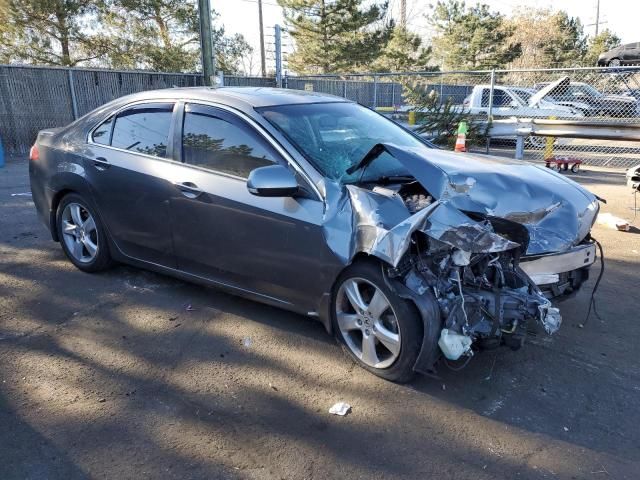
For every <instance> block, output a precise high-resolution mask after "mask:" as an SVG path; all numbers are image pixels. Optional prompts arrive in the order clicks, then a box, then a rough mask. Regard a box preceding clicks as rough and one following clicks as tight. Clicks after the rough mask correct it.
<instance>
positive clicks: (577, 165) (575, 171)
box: [571, 163, 580, 173]
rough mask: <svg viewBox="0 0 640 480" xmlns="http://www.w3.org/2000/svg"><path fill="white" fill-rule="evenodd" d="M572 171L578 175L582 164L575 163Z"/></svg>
mask: <svg viewBox="0 0 640 480" xmlns="http://www.w3.org/2000/svg"><path fill="white" fill-rule="evenodd" d="M571 171H572V172H573V173H578V172H579V171H580V164H579V163H574V164H573V165H572V166H571Z"/></svg>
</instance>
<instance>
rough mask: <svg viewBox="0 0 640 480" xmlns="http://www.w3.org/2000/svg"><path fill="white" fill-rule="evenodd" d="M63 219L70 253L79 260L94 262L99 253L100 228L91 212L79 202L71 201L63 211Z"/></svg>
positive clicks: (63, 231) (64, 239) (63, 230)
mask: <svg viewBox="0 0 640 480" xmlns="http://www.w3.org/2000/svg"><path fill="white" fill-rule="evenodd" d="M61 221H62V235H63V241H64V243H65V245H66V247H67V250H68V251H69V253H70V254H71V255H72V256H73V258H74V259H75V260H77V261H78V262H81V263H90V262H92V261H93V260H94V259H95V258H96V255H97V254H98V230H97V228H96V222H95V220H94V219H93V217H92V216H91V213H89V211H88V210H87V209H86V208H85V207H83V206H82V205H80V204H79V203H69V204H68V205H67V206H66V207H65V208H64V210H63V211H62V218H61Z"/></svg>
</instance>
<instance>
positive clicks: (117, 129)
mask: <svg viewBox="0 0 640 480" xmlns="http://www.w3.org/2000/svg"><path fill="white" fill-rule="evenodd" d="M172 112H173V105H172V104H154V105H138V106H135V107H132V108H130V109H127V110H125V111H123V112H120V113H119V114H118V116H117V117H116V121H115V125H114V126H113V134H112V137H111V146H112V147H116V148H121V149H123V150H130V151H132V152H137V153H144V154H146V155H153V156H156V157H161V158H164V157H166V156H167V144H168V142H169V129H170V127H171V118H172Z"/></svg>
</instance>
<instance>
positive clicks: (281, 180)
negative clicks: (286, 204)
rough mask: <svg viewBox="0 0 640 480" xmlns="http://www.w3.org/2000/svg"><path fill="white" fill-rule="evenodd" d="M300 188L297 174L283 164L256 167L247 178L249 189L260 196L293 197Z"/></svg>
mask: <svg viewBox="0 0 640 480" xmlns="http://www.w3.org/2000/svg"><path fill="white" fill-rule="evenodd" d="M298 189H299V187H298V181H297V180H296V177H295V175H294V174H293V173H291V171H290V170H289V169H288V168H286V167H283V166H282V165H268V166H266V167H259V168H256V169H255V170H252V171H251V173H250V174H249V178H248V179H247V190H249V192H251V193H252V194H254V195H257V196H259V197H292V196H294V195H295V194H296V193H298Z"/></svg>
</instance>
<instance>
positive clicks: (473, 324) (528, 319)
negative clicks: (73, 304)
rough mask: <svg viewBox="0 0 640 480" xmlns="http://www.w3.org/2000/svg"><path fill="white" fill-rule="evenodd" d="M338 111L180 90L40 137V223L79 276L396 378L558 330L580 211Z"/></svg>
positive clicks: (564, 194)
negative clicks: (212, 300)
mask: <svg viewBox="0 0 640 480" xmlns="http://www.w3.org/2000/svg"><path fill="white" fill-rule="evenodd" d="M431 147H432V146H431V145H430V144H429V143H428V142H426V141H424V140H423V139H421V138H420V137H418V136H416V135H414V134H412V133H411V132H408V131H406V130H404V129H403V128H401V127H400V126H398V125H396V124H395V123H393V122H392V121H390V120H387V119H386V118H384V117H382V116H380V115H378V114H377V113H375V112H372V111H371V110H368V109H366V108H364V107H362V106H360V105H357V104H355V103H352V102H348V101H345V100H344V99H341V98H337V97H333V96H329V95H322V94H316V93H307V92H300V91H292V90H276V89H265V88H219V89H209V88H193V89H169V90H160V91H155V92H145V93H140V94H135V95H132V96H128V97H124V98H120V99H118V100H115V101H113V102H111V103H109V104H107V105H105V106H103V107H101V108H99V109H97V110H95V111H93V112H91V113H89V114H87V115H86V116H84V117H82V118H81V119H79V120H77V121H76V122H74V123H72V124H71V125H69V126H67V127H65V128H60V129H53V130H46V131H42V132H40V134H39V135H38V139H37V142H36V144H35V145H34V147H33V148H32V152H31V161H30V176H31V186H32V191H33V199H34V202H35V205H36V207H37V210H38V213H39V215H40V217H41V218H42V220H43V221H44V223H45V224H46V225H47V226H48V227H49V229H50V230H51V234H52V237H53V239H54V240H55V241H58V242H60V243H61V245H62V248H63V250H64V252H65V254H66V255H67V257H68V258H69V260H70V261H71V262H73V264H74V265H76V266H77V267H78V268H79V269H81V270H83V271H86V272H95V271H99V270H103V269H105V268H107V267H108V266H110V265H111V264H112V262H114V261H116V262H123V263H128V264H132V265H136V266H139V267H142V268H147V269H150V270H154V271H157V272H162V273H165V274H169V275H173V276H176V277H180V278H182V279H185V280H189V281H195V282H200V283H204V284H207V285H214V286H218V287H222V288H225V289H227V290H229V291H231V292H233V293H236V294H239V295H243V296H247V297H250V298H252V299H255V300H258V301H261V302H265V303H268V304H271V305H276V306H279V307H282V308H286V309H289V310H293V311H296V312H299V313H302V314H305V315H309V316H312V317H317V318H318V319H319V320H320V321H322V323H323V324H324V326H325V327H326V329H327V331H329V332H333V333H334V334H335V335H336V337H337V338H338V340H339V341H340V342H341V343H342V344H343V345H344V347H345V350H346V351H347V352H348V354H349V355H350V356H351V357H352V358H353V359H354V360H355V361H356V362H357V363H359V364H360V365H362V366H363V367H364V368H366V369H367V370H369V371H371V372H373V373H375V374H376V375H379V376H381V377H383V378H386V379H389V380H394V381H407V380H408V379H410V378H411V376H412V375H413V373H414V372H423V373H434V372H436V369H437V367H438V365H439V364H440V363H442V362H449V363H453V364H455V365H462V364H464V363H465V362H467V361H468V359H469V358H470V357H471V356H472V355H473V354H474V352H477V351H478V350H480V349H482V348H490V347H496V346H499V345H502V344H506V345H508V346H511V347H512V348H517V347H519V346H521V345H522V343H523V341H524V338H525V335H526V334H527V332H528V331H530V330H531V329H535V328H539V329H540V330H541V331H544V332H546V333H547V334H553V333H554V332H555V331H557V330H558V328H560V325H561V313H560V311H559V309H558V308H557V307H556V306H554V303H552V302H554V301H555V300H554V299H556V298H561V297H566V296H568V295H571V294H572V293H574V292H575V291H577V289H578V288H580V286H581V284H582V283H583V282H584V281H585V280H586V279H587V276H588V272H589V267H590V266H591V264H592V263H593V262H594V260H595V257H596V250H595V243H594V240H593V239H592V238H591V236H590V233H589V232H590V229H591V227H592V225H593V223H594V220H595V217H596V215H597V213H598V208H599V207H598V201H597V199H596V197H595V196H594V195H592V194H591V193H589V192H588V191H587V190H585V189H583V188H582V187H580V186H579V185H577V184H576V183H574V182H573V181H571V180H568V179H566V178H565V177H563V176H561V175H560V174H557V173H555V172H552V171H550V170H548V169H545V168H541V167H539V166H536V165H532V164H529V163H524V162H515V161H510V160H501V159H497V158H491V157H485V156H481V155H471V154H454V153H450V152H443V151H441V150H438V149H434V148H431Z"/></svg>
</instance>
